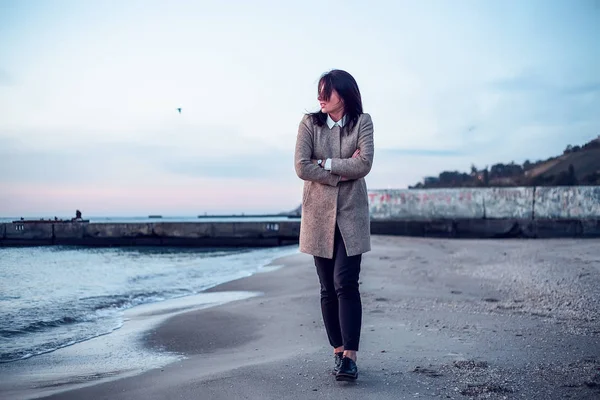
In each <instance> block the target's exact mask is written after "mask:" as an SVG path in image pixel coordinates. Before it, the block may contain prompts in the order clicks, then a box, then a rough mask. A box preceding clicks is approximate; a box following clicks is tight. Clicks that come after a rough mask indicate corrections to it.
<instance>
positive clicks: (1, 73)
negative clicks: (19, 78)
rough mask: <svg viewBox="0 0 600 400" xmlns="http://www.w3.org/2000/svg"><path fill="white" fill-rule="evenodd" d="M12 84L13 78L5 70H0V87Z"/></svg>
mask: <svg viewBox="0 0 600 400" xmlns="http://www.w3.org/2000/svg"><path fill="white" fill-rule="evenodd" d="M14 83H15V81H14V79H13V77H12V76H11V75H9V73H8V72H7V71H6V70H4V69H2V68H0V86H11V85H13V84H14Z"/></svg>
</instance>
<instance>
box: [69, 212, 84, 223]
mask: <svg viewBox="0 0 600 400" xmlns="http://www.w3.org/2000/svg"><path fill="white" fill-rule="evenodd" d="M71 221H82V218H81V211H79V210H76V211H75V218H73V219H71Z"/></svg>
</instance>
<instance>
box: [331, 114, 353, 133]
mask: <svg viewBox="0 0 600 400" xmlns="http://www.w3.org/2000/svg"><path fill="white" fill-rule="evenodd" d="M347 119H348V118H347V117H346V115H344V116H343V117H342V118H341V119H340V120H339V121H338V122H335V121H334V120H332V119H331V117H330V116H329V114H327V126H328V127H329V129H331V128H333V127H334V126H336V125H339V126H340V128H343V127H344V125H346V120H347Z"/></svg>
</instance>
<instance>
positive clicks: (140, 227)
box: [0, 220, 300, 247]
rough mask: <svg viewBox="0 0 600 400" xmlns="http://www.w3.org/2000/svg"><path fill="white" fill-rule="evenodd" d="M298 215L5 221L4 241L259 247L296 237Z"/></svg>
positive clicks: (0, 241)
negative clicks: (186, 219) (272, 219)
mask: <svg viewBox="0 0 600 400" xmlns="http://www.w3.org/2000/svg"><path fill="white" fill-rule="evenodd" d="M299 233H300V220H295V221H293V220H290V221H278V222H157V223H80V222H72V223H56V224H53V223H5V224H0V245H4V246H19V245H25V246H27V245H50V244H54V245H84V246H203V247H235V246H245V247H246V246H247V247H261V246H280V245H286V244H293V243H297V242H298V236H299Z"/></svg>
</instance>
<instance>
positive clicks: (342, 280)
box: [314, 224, 362, 351]
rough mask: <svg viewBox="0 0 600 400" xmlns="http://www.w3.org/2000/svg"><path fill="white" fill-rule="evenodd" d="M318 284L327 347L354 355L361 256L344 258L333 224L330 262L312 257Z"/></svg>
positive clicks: (357, 337)
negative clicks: (332, 247)
mask: <svg viewBox="0 0 600 400" xmlns="http://www.w3.org/2000/svg"><path fill="white" fill-rule="evenodd" d="M314 258H315V266H316V267H317V274H318V276H319V281H320V283H321V312H322V314H323V322H324V324H325V330H326V331H327V336H328V338H329V343H330V344H331V345H332V346H333V347H340V346H344V350H355V351H358V344H359V341H360V328H361V323H362V304H361V300H360V292H359V290H358V277H359V274H360V262H361V259H362V255H361V254H359V255H356V256H352V257H348V255H347V253H346V248H345V246H344V241H343V239H342V235H341V233H340V230H339V228H338V227H337V224H336V226H335V239H334V250H333V259H328V258H322V257H316V256H315V257H314Z"/></svg>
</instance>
